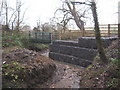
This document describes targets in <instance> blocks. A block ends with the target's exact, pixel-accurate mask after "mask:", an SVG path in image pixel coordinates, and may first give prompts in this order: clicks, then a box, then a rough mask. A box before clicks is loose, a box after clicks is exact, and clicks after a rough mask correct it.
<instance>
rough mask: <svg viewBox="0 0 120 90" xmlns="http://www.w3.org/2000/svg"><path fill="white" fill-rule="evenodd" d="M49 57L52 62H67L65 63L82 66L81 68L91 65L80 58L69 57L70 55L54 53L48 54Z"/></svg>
mask: <svg viewBox="0 0 120 90" xmlns="http://www.w3.org/2000/svg"><path fill="white" fill-rule="evenodd" d="M49 57H50V58H51V59H53V60H58V61H62V62H67V63H71V64H75V65H79V66H82V67H87V66H88V65H90V64H91V63H92V62H91V61H89V60H85V59H82V58H77V57H74V56H70V55H65V54H60V53H55V52H50V53H49Z"/></svg>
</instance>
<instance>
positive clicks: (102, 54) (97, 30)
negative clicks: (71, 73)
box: [91, 0, 108, 63]
mask: <svg viewBox="0 0 120 90" xmlns="http://www.w3.org/2000/svg"><path fill="white" fill-rule="evenodd" d="M91 3H92V4H91V8H92V13H93V18H94V23H95V37H96V42H97V48H98V52H99V55H100V59H101V60H102V61H103V62H105V63H107V62H108V59H107V57H106V55H105V52H104V49H103V44H102V40H101V34H100V28H99V22H98V15H97V11H96V10H97V9H96V3H95V1H94V0H92V2H91Z"/></svg>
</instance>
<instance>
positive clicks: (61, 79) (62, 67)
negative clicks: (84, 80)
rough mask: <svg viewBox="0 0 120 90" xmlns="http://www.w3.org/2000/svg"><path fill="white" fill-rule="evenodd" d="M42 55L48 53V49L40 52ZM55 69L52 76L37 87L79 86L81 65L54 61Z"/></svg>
mask: <svg viewBox="0 0 120 90" xmlns="http://www.w3.org/2000/svg"><path fill="white" fill-rule="evenodd" d="M41 55H43V56H47V57H48V55H49V51H48V50H47V51H45V52H44V53H41ZM54 63H55V65H56V67H57V70H56V72H55V74H54V75H53V77H52V78H51V79H50V80H48V81H47V82H45V83H44V84H42V85H39V84H38V85H37V86H36V87H38V88H80V86H79V83H80V78H81V75H80V73H81V72H82V70H84V68H83V67H79V66H76V65H72V64H68V63H64V62H59V61H54Z"/></svg>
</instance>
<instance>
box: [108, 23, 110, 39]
mask: <svg viewBox="0 0 120 90" xmlns="http://www.w3.org/2000/svg"><path fill="white" fill-rule="evenodd" d="M108 37H110V24H108Z"/></svg>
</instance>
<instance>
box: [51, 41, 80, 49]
mask: <svg viewBox="0 0 120 90" xmlns="http://www.w3.org/2000/svg"><path fill="white" fill-rule="evenodd" d="M52 44H57V45H67V46H76V47H78V46H79V45H78V41H71V40H55V41H53V42H52Z"/></svg>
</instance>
